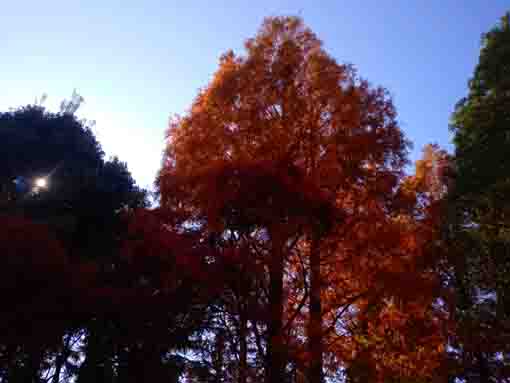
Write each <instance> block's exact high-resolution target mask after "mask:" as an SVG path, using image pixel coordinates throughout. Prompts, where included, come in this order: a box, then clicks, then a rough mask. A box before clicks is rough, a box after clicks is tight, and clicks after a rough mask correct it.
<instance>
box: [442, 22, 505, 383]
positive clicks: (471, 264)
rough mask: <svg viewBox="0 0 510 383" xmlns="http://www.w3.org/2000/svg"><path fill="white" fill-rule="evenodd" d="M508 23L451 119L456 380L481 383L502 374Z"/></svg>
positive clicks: (491, 37) (491, 39) (485, 49)
mask: <svg viewBox="0 0 510 383" xmlns="http://www.w3.org/2000/svg"><path fill="white" fill-rule="evenodd" d="M509 19H510V13H507V14H506V15H505V16H504V17H503V18H502V20H501V23H500V24H499V25H497V26H495V27H494V28H493V29H492V30H490V31H489V32H488V33H486V34H485V35H484V36H483V39H482V48H481V51H480V59H479V63H478V65H477V66H476V68H475V71H474V75H473V78H472V79H471V80H470V82H469V93H468V96H467V97H465V98H464V99H462V100H461V101H460V102H459V103H458V104H457V106H456V108H455V112H454V114H453V116H452V122H451V129H452V131H453V133H454V144H455V165H456V175H455V187H454V189H453V191H452V193H451V195H450V199H451V203H452V205H451V206H452V208H451V210H450V211H451V213H452V214H451V215H450V217H449V218H450V222H449V223H450V225H451V226H450V228H451V229H452V230H451V232H450V233H451V245H452V247H451V249H452V251H451V257H452V260H453V261H454V269H455V280H456V289H457V298H458V299H457V313H456V316H457V321H458V329H457V336H456V337H455V340H454V341H453V344H454V346H456V347H457V348H458V350H459V351H460V352H461V354H460V355H462V357H461V359H462V362H461V365H462V367H461V371H462V372H460V373H459V376H463V377H467V376H469V374H472V375H473V374H474V375H475V376H477V377H478V378H479V379H480V381H484V382H489V381H492V380H489V379H503V376H508V373H507V372H506V373H505V370H506V369H508V350H507V348H506V347H505V346H504V344H505V342H507V340H508V336H509V335H510V334H509V332H508V328H507V325H506V324H505V323H508V321H509V319H510V278H509V277H508V276H509V275H510V235H509V234H510V218H509V217H510V215H509V213H510V203H509V201H510V157H509V156H508V152H509V150H510V24H509ZM504 339H507V340H506V341H505V340H504ZM505 374H506V375H505ZM489 377H491V378H489ZM498 381H501V380H498Z"/></svg>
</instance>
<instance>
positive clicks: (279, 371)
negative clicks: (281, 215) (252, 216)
mask: <svg viewBox="0 0 510 383" xmlns="http://www.w3.org/2000/svg"><path fill="white" fill-rule="evenodd" d="M270 234H271V242H272V252H271V260H270V269H269V279H270V280H269V283H270V285H269V306H270V310H271V312H270V319H269V325H268V336H269V339H268V342H267V359H268V361H267V371H266V373H267V381H268V383H282V382H283V381H284V370H285V357H284V349H283V336H282V327H283V318H282V317H283V249H282V248H283V240H282V238H281V234H280V233H279V230H278V227H277V226H276V227H273V228H272V229H271V233H270Z"/></svg>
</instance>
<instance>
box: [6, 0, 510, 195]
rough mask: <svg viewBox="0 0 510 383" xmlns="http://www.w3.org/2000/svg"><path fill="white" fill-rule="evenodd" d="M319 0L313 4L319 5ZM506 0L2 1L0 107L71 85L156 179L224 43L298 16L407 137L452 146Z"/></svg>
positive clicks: (53, 102) (89, 112)
mask: <svg viewBox="0 0 510 383" xmlns="http://www.w3.org/2000/svg"><path fill="white" fill-rule="evenodd" d="M319 4H320V5H319ZM508 10H510V3H508V0H505V1H503V0H469V1H467V0H464V1H461V0H457V1H454V0H442V1H441V0H431V1H428V2H425V1H409V0H406V1H404V0H402V1H382V0H381V1H375V0H374V1H349V2H348V1H340V0H338V1H317V0H315V1H313V0H311V1H266V0H257V1H253V2H251V1H250V2H248V1H244V2H242V1H216V2H207V1H191V0H188V1H172V0H166V1H159V0H158V1H156V0H145V1H142V0H139V1H130V0H122V1H120V0H84V1H68V0H67V1H63V0H61V1H56V0H45V1H35V0H33V1H24V0H18V1H9V2H5V4H4V3H2V12H1V13H0V46H1V47H2V54H1V55H0V89H1V92H0V110H2V111H5V110H7V109H8V108H10V107H17V106H20V105H25V104H28V103H33V102H34V99H35V98H36V97H38V96H40V95H41V94H43V93H46V94H48V100H47V101H46V103H45V105H46V106H47V107H48V108H49V109H52V110H57V106H58V104H59V103H60V101H61V100H62V99H63V98H69V97H70V96H71V93H72V90H73V89H74V88H76V89H77V90H78V92H79V93H80V94H81V95H82V96H83V97H84V98H85V104H84V105H83V106H82V107H81V108H80V110H79V112H78V115H79V116H80V117H85V118H87V119H91V120H96V127H95V129H94V131H95V133H96V135H97V137H98V139H99V140H100V142H101V144H102V146H103V149H104V150H105V152H106V153H107V155H118V156H119V157H120V159H121V160H123V161H126V162H127V163H128V166H129V169H130V170H131V172H132V174H133V176H134V177H135V179H136V180H137V182H138V183H139V184H140V185H141V186H144V187H147V186H150V185H152V183H153V181H154V176H155V174H156V172H157V170H158V168H159V166H160V160H161V153H162V150H163V146H164V132H165V130H166V127H167V122H168V118H169V116H170V115H173V114H182V113H183V112H185V111H186V110H187V108H188V107H189V106H190V105H191V102H192V100H193V98H194V97H195V96H196V94H197V91H198V89H199V88H201V87H204V86H205V85H207V83H208V81H209V80H210V79H211V76H212V74H213V73H214V71H215V70H216V68H217V66H218V59H219V57H220V55H221V54H222V53H223V52H225V51H226V50H228V49H233V50H234V51H235V52H236V53H238V54H239V53H242V52H243V42H244V40H245V39H247V38H249V37H252V36H253V35H254V34H255V33H256V32H257V30H258V28H259V26H260V24H261V22H262V20H263V18H264V17H265V16H276V15H299V16H301V17H302V18H303V19H304V21H305V23H306V24H307V25H308V26H309V27H310V28H311V29H312V30H313V31H314V32H315V33H316V34H317V35H318V37H319V38H320V39H321V40H323V42H324V46H325V48H326V50H327V51H328V52H329V53H330V54H331V55H332V56H333V57H335V58H336V59H337V60H338V61H339V62H348V63H352V64H354V65H355V67H356V68H357V69H358V72H359V74H360V75H361V76H362V77H364V78H366V79H368V80H369V81H370V82H371V83H373V84H374V85H382V86H384V87H386V88H387V89H388V90H389V91H390V93H391V94H392V95H393V97H394V102H395V105H396V108H397V112H398V114H399V121H400V124H401V127H402V129H403V130H404V132H405V133H406V136H407V137H408V138H409V139H410V140H411V141H412V142H413V143H414V149H413V152H412V155H411V158H412V159H413V160H414V159H416V158H417V156H419V154H420V151H421V148H422V147H423V145H425V144H426V143H429V142H436V143H439V144H440V145H442V146H443V147H446V148H448V149H449V150H451V149H452V147H451V145H450V135H449V132H448V120H449V117H450V115H451V112H452V111H453V108H454V105H455V103H456V102H457V101H458V100H459V99H460V98H461V97H463V96H465V95H466V92H467V81H468V79H469V77H470V76H471V74H472V72H473V69H474V66H475V65H476V63H477V61H478V54H479V48H480V38H481V34H482V33H483V32H486V31H488V30H489V29H490V28H491V27H492V26H493V25H495V24H496V23H497V22H498V21H499V19H500V17H501V16H502V15H503V14H504V13H505V12H506V11H508Z"/></svg>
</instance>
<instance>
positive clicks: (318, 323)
mask: <svg viewBox="0 0 510 383" xmlns="http://www.w3.org/2000/svg"><path fill="white" fill-rule="evenodd" d="M309 261H310V319H309V323H308V347H309V351H310V356H311V361H310V369H309V371H308V381H309V382H314V383H315V382H317V383H321V382H322V381H323V376H322V302H321V267H320V266H321V265H320V251H319V240H318V239H317V238H316V237H314V238H312V240H311V245H310V260H309Z"/></svg>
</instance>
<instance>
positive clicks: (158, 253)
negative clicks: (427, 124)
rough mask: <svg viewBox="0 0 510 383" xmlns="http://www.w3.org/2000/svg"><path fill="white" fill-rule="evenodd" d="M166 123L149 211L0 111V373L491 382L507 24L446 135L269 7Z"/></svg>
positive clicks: (502, 376)
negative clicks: (424, 141)
mask: <svg viewBox="0 0 510 383" xmlns="http://www.w3.org/2000/svg"><path fill="white" fill-rule="evenodd" d="M245 48H246V50H245V53H244V55H236V54H234V53H233V52H231V51H229V52H227V53H225V54H224V55H222V56H221V58H220V62H219V67H218V69H217V71H216V72H215V74H214V76H213V78H212V80H211V81H210V83H209V84H207V86H205V87H204V88H203V89H202V90H200V91H199V93H198V95H197V96H196V98H195V100H194V101H193V103H192V105H191V108H190V109H189V111H188V112H187V113H186V114H184V115H182V116H178V117H175V118H173V119H171V121H170V126H169V129H168V132H167V138H166V147H165V151H164V156H163V162H162V167H161V169H160V172H159V174H158V177H157V180H156V188H157V196H158V198H159V200H158V206H157V207H154V208H151V207H150V205H149V202H148V192H147V191H145V190H143V189H141V188H139V187H138V186H137V185H136V183H135V181H134V179H133V177H132V176H131V174H130V172H129V170H128V167H127V165H126V164H125V163H123V162H122V161H120V160H119V159H118V158H116V157H113V158H111V159H110V160H105V159H104V153H103V151H102V149H101V146H100V144H99V142H98V141H97V140H96V138H95V136H94V134H93V132H92V130H91V128H90V127H89V125H88V123H87V122H86V121H85V120H82V121H80V120H78V119H77V118H76V116H75V115H74V113H75V112H76V110H77V109H78V108H79V106H80V104H81V103H82V102H83V98H82V97H81V96H79V95H78V94H77V93H76V92H74V93H73V96H72V98H71V100H69V101H63V102H62V104H61V109H60V111H59V112H58V113H51V112H49V111H47V110H45V109H44V108H43V107H42V106H41V105H28V106H26V107H21V108H19V109H13V110H11V111H8V112H3V113H0V300H1V301H2V305H1V307H2V308H1V309H0V382H2V383H3V382H5V383H18V382H33V383H35V382H37V383H41V382H51V383H59V382H78V383H90V382H103V383H124V382H145V381H147V382H149V381H150V382H182V381H185V382H196V383H199V382H200V383H206V382H207V383H213V382H214V383H220V382H239V383H252V382H260V381H265V382H268V383H269V382H271V383H276V382H278V383H281V382H288V383H291V382H292V383H305V382H308V383H312V382H313V383H315V382H326V381H327V382H350V383H355V382H360V383H361V382H369V383H370V382H373V383H378V382H385V383H386V382H388V383H389V382H406V383H407V382H408V383H425V382H457V381H462V382H467V383H470V382H484V383H489V382H505V381H509V379H510V378H509V377H510V366H509V357H510V350H509V349H508V345H509V344H510V331H509V330H510V328H509V323H510V322H509V320H510V318H509V307H510V303H509V302H510V301H509V297H510V290H509V284H508V281H509V280H508V270H509V269H508V265H509V259H508V254H509V253H508V248H509V237H508V226H509V222H508V214H507V210H508V206H507V205H508V203H507V201H508V200H510V199H509V196H508V190H509V189H508V185H509V180H508V174H509V172H508V159H507V158H506V157H505V154H506V151H505V150H506V148H507V145H508V139H507V138H508V134H507V133H508V132H507V130H508V129H507V128H508V126H510V125H509V123H510V121H509V117H510V115H509V114H508V111H509V110H510V104H509V97H510V96H509V95H510V88H509V86H510V83H509V81H508V80H509V79H510V72H509V68H510V26H509V16H508V15H507V16H505V17H504V18H503V19H502V22H501V24H499V25H497V26H496V27H494V28H493V29H492V30H491V31H490V32H489V33H487V34H486V35H485V36H484V40H483V46H482V50H481V54H480V62H479V64H478V66H477V67H476V69H475V74H474V76H473V79H472V80H471V81H470V83H469V84H470V90H469V94H468V96H467V97H466V98H465V99H463V100H461V101H460V102H459V103H458V104H457V107H456V110H455V113H454V115H453V118H452V122H451V127H452V130H453V133H454V143H455V154H454V155H451V154H448V153H447V152H446V151H444V150H442V149H441V148H439V147H438V146H437V145H427V146H426V147H425V148H424V150H423V156H422V158H421V159H420V160H419V161H417V163H416V167H415V171H414V173H412V174H407V173H406V171H405V170H406V166H407V165H408V160H407V154H408V150H409V147H410V143H409V142H408V141H407V140H406V138H405V137H404V134H403V132H402V131H401V129H400V128H399V125H398V122H397V121H398V120H397V113H396V110H395V107H394V105H393V102H392V100H391V98H390V97H389V94H388V92H387V91H386V90H385V89H383V88H380V87H374V86H373V85H371V84H370V83H369V82H368V81H366V80H365V79H363V78H362V77H361V76H359V75H358V74H357V72H356V70H355V69H354V67H353V66H352V65H347V64H339V63H337V62H336V61H335V59H333V58H332V57H331V56H330V55H328V53H327V52H326V51H325V50H324V48H323V47H322V43H321V41H320V40H319V39H318V38H317V36H315V34H314V33H313V32H312V31H311V30H310V29H308V28H307V27H306V26H305V25H304V24H303V22H302V20H301V19H299V18H295V17H272V18H268V19H266V20H265V21H264V23H263V24H262V26H261V28H260V30H259V31H258V33H257V34H256V35H255V37H253V38H251V39H249V40H247V41H246V43H245Z"/></svg>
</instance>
